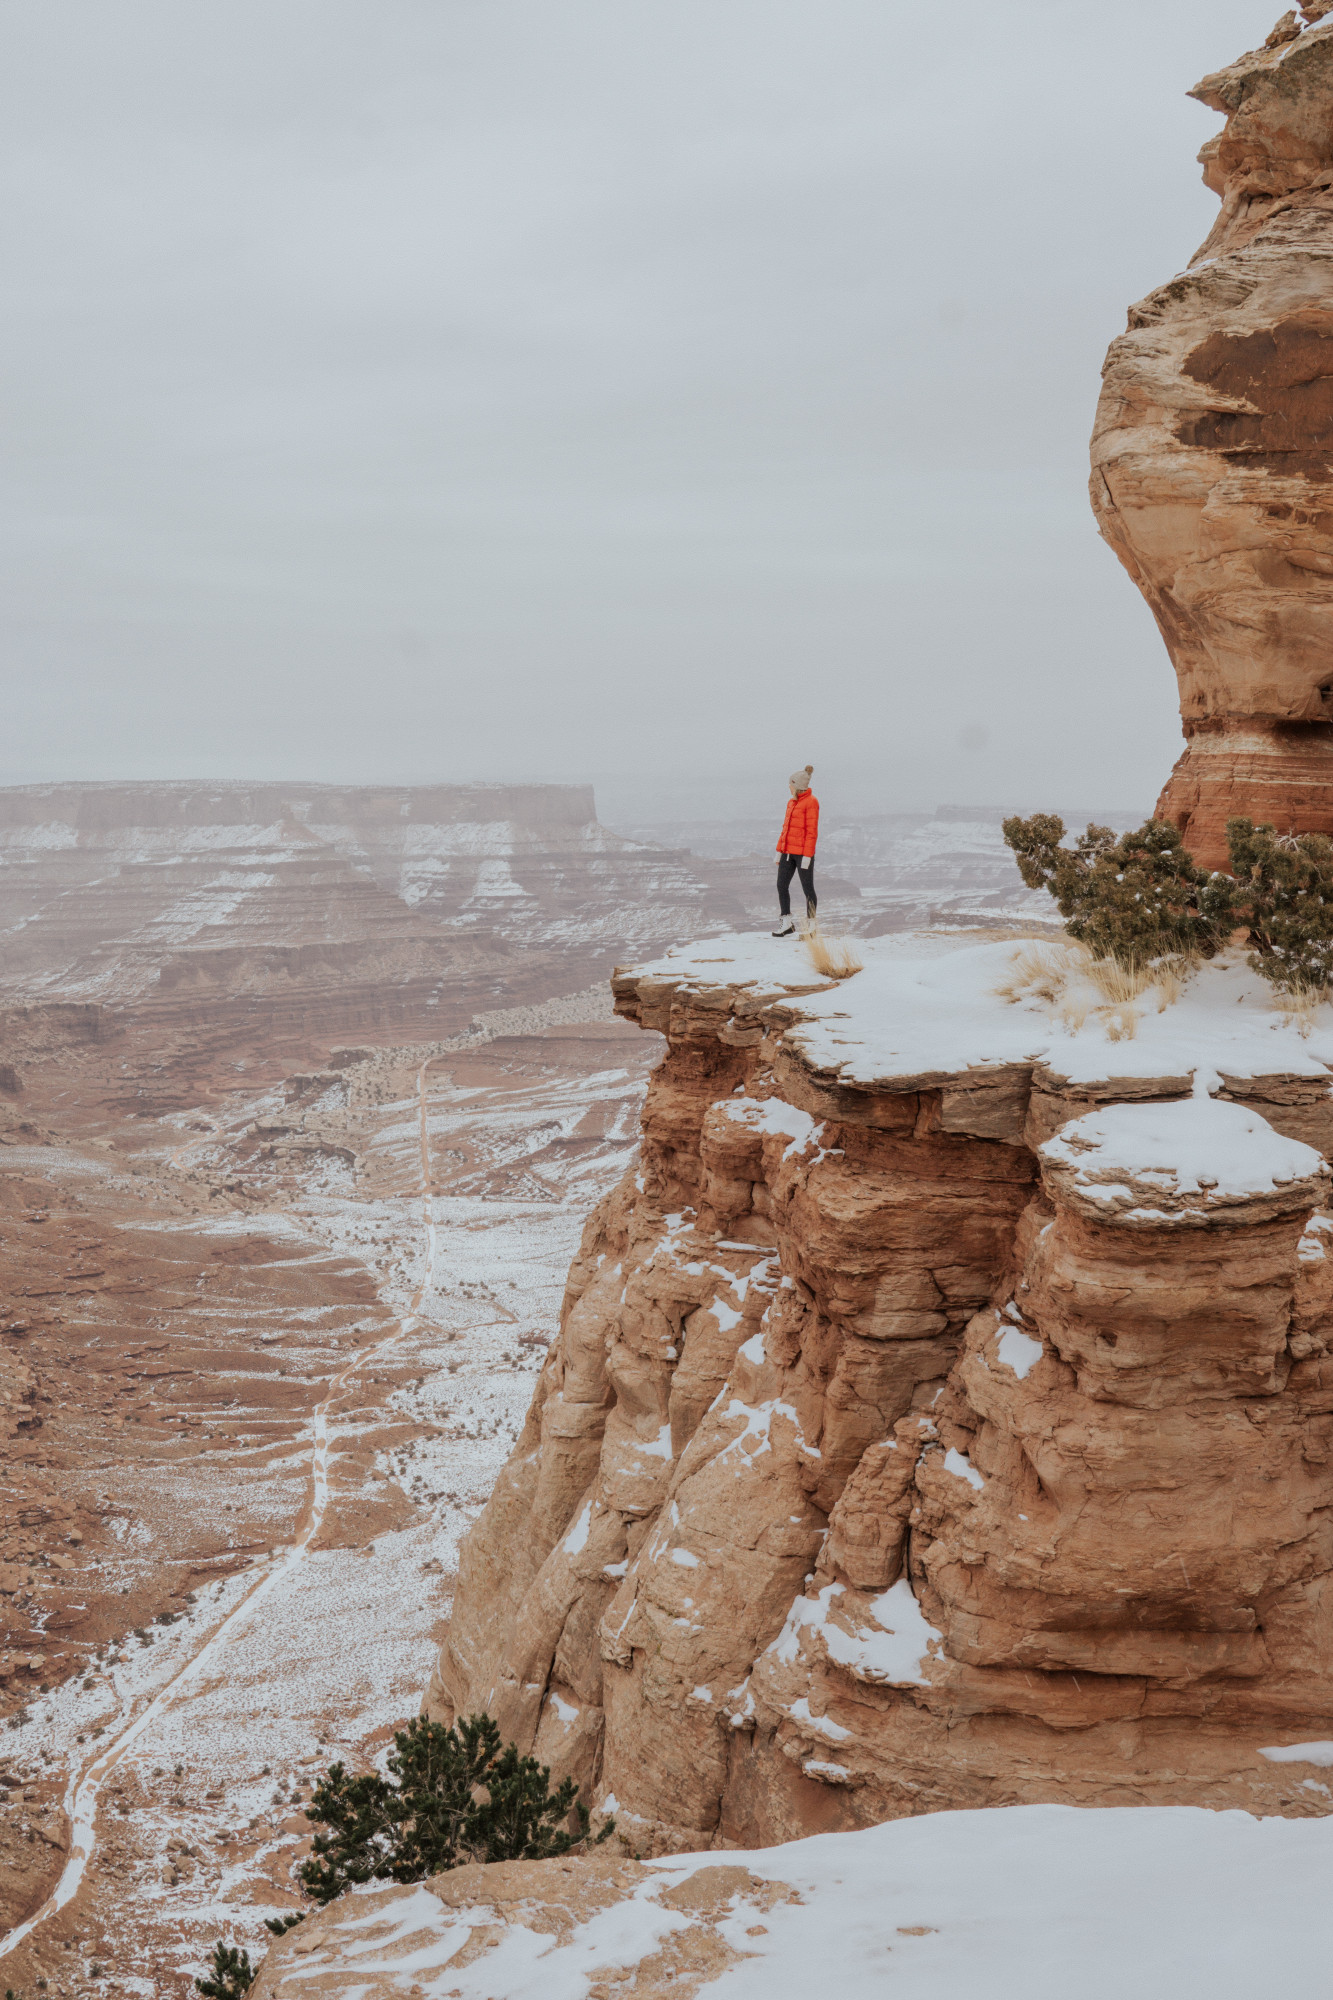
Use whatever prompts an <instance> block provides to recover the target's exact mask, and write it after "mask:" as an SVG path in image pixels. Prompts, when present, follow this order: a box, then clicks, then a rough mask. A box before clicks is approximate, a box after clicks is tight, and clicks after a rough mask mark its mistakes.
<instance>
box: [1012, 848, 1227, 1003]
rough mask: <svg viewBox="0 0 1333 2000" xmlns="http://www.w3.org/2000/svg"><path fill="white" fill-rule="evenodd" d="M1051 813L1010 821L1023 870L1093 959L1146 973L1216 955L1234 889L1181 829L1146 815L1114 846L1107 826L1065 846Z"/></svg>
mask: <svg viewBox="0 0 1333 2000" xmlns="http://www.w3.org/2000/svg"><path fill="white" fill-rule="evenodd" d="M1064 835H1065V823H1064V821H1063V820H1062V819H1061V818H1059V816H1058V815H1057V814H1055V813H1034V814H1033V815H1032V817H1031V818H1030V819H1020V818H1018V817H1014V818H1012V819H1007V820H1006V821H1005V822H1004V837H1005V840H1006V841H1007V842H1008V844H1009V846H1010V847H1011V848H1012V849H1013V850H1014V858H1015V860H1016V861H1017V863H1018V871H1019V873H1020V875H1021V876H1022V877H1023V880H1024V881H1025V882H1026V883H1027V885H1028V887H1029V889H1046V890H1049V892H1050V894H1051V895H1052V896H1053V897H1054V898H1055V902H1056V907H1057V908H1058V910H1059V912H1060V914H1061V916H1062V917H1063V918H1064V919H1065V929H1066V930H1067V931H1068V933H1069V935H1070V937H1072V938H1077V939H1078V941H1079V942H1080V943H1081V944H1085V945H1087V947H1088V949H1089V950H1090V951H1091V952H1092V953H1093V955H1094V957H1096V958H1109V959H1114V960H1115V961H1116V962H1117V963H1118V964H1120V965H1123V966H1126V967H1143V966H1145V965H1148V964H1151V963H1152V962H1153V961H1154V960H1156V959H1161V958H1169V957H1174V956H1178V955H1188V956H1199V957H1204V958H1211V957H1212V955H1213V953H1214V952H1215V951H1216V950H1217V949H1218V947H1219V945H1221V944H1222V943H1223V942H1224V941H1225V939H1226V936H1227V934H1228V932H1229V930H1230V929H1231V928H1232V926H1233V924H1234V922H1235V919H1234V917H1233V915H1232V913H1231V902H1230V884H1229V883H1227V882H1226V880H1225V878H1224V877H1219V876H1208V875H1205V874H1204V872H1203V870H1202V869H1200V868H1197V867H1196V866H1195V864H1194V861H1193V859H1192V858H1191V856H1190V854H1189V853H1188V851H1187V849H1186V847H1185V843H1184V841H1183V840H1182V839H1181V837H1180V833H1179V830H1178V829H1177V828H1176V827H1174V826H1172V825H1170V824H1169V822H1168V821H1166V820H1160V819H1150V820H1147V821H1145V823H1144V824H1143V825H1142V826H1141V827H1138V828H1137V829H1136V830H1135V831H1134V832H1132V833H1126V834H1122V835H1121V837H1120V839H1119V840H1117V839H1116V836H1115V834H1114V833H1113V832H1112V830H1111V828H1110V827H1109V826H1089V828H1088V830H1087V832H1086V833H1084V834H1081V835H1080V836H1079V838H1078V840H1077V841H1076V843H1075V845H1074V846H1073V847H1072V848H1071V847H1062V846H1061V844H1060V843H1061V842H1062V841H1063V839H1064Z"/></svg>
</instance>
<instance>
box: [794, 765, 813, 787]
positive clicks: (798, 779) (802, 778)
mask: <svg viewBox="0 0 1333 2000" xmlns="http://www.w3.org/2000/svg"><path fill="white" fill-rule="evenodd" d="M814 768H815V767H814V765H813V764H807V765H806V767H805V769H804V770H803V771H793V772H792V774H791V777H790V778H789V779H788V780H787V782H788V784H791V785H795V787H796V789H797V791H798V792H808V791H809V789H810V778H811V775H812V773H813V771H814Z"/></svg>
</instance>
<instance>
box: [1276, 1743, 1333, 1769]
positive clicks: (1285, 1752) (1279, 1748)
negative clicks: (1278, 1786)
mask: <svg viewBox="0 0 1333 2000" xmlns="http://www.w3.org/2000/svg"><path fill="white" fill-rule="evenodd" d="M1259 1755H1260V1756H1261V1757H1267V1759H1268V1761H1269V1763H1270V1764H1322V1765H1324V1766H1325V1767H1327V1766H1328V1765H1330V1764H1333V1743H1283V1744H1273V1745H1271V1746H1270V1747H1269V1748H1268V1749H1267V1750H1261V1751H1260V1752H1259Z"/></svg>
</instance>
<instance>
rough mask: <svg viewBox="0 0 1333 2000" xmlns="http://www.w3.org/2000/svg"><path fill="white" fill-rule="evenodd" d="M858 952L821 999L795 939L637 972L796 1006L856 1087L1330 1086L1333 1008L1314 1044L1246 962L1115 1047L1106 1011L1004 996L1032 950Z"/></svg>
mask: <svg viewBox="0 0 1333 2000" xmlns="http://www.w3.org/2000/svg"><path fill="white" fill-rule="evenodd" d="M857 948H858V950H859V951H860V952H861V953H862V956H863V957H864V959H865V969H864V970H863V971H861V972H858V973H856V974H855V975H854V976H853V977H852V978H850V979H845V980H842V981H841V982H839V983H837V984H827V985H822V989H821V990H819V991H813V990H812V989H813V988H815V987H816V986H820V985H821V982H819V980H818V978H817V975H816V974H815V972H814V970H813V968H812V967H811V966H810V964H809V961H808V960H807V959H806V957H805V955H804V953H803V952H802V951H801V949H800V946H799V943H798V942H797V941H796V940H795V939H785V938H781V939H779V938H767V937H755V936H746V935H735V936H725V937H716V938H708V939H706V940H705V941H704V942H703V943H702V944H696V945H688V946H678V947H676V948H675V949H673V950H671V951H669V952H667V953H666V954H665V956H664V957H662V958H660V959H656V960H654V961H653V962H652V963H651V964H648V965H644V966H640V967H638V968H637V970H638V972H639V973H640V974H641V975H643V974H646V975H648V976H649V977H650V978H660V979H662V980H673V981H676V980H679V981H680V982H681V983H682V984H684V985H687V986H695V987H699V988H707V987H718V986H723V985H738V986H744V987H747V988H749V989H750V990H751V992H752V993H753V994H754V995H755V996H756V997H757V998H758V997H762V996H765V995H771V996H772V997H774V998H778V997H784V998H792V999H794V1000H795V1003H796V1005H795V1011H796V1012H797V1014H798V1016H799V1017H800V1018H799V1020H798V1024H797V1025H796V1027H794V1028H793V1029H792V1030H791V1039H792V1040H793V1041H794V1042H795V1043H796V1044H798V1045H799V1046H800V1047H801V1048H802V1049H803V1050H804V1052H805V1053H806V1055H807V1056H808V1057H809V1059H810V1060H811V1061H812V1062H813V1063H814V1064H815V1065H816V1067H818V1068H819V1069H821V1070H830V1071H836V1072H838V1073H839V1074H840V1075H841V1076H842V1077H843V1078H844V1079H845V1080H846V1081H848V1082H851V1083H862V1084H873V1083H876V1082H883V1081H887V1080H890V1079H893V1078H902V1079H903V1080H904V1081H907V1080H909V1079H916V1078H920V1077H925V1076H933V1075H946V1074H947V1075H956V1074H958V1073H959V1072H960V1071H964V1070H968V1069H993V1068H996V1067H998V1066H1002V1065H1004V1064H1009V1063H1016V1062H1044V1063H1048V1064H1049V1065H1050V1067H1051V1068H1052V1070H1054V1071H1055V1072H1056V1073H1057V1074H1058V1075H1061V1076H1065V1077H1068V1078H1070V1079H1071V1080H1072V1081H1075V1082H1089V1083H1091V1082H1097V1081H1101V1080H1104V1079H1105V1078H1107V1077H1112V1076H1114V1077H1132V1076H1154V1077H1161V1076H1179V1077H1181V1078H1185V1079H1188V1078H1191V1077H1193V1076H1194V1075H1195V1073H1196V1071H1202V1076H1203V1080H1205V1081H1207V1082H1208V1083H1209V1084H1210V1085H1211V1087H1216V1079H1217V1074H1218V1073H1222V1074H1226V1075H1228V1076H1237V1077H1245V1076H1269V1075H1272V1074H1273V1073H1274V1072H1275V1071H1283V1072H1286V1073H1288V1074H1293V1075H1299V1076H1317V1077H1323V1076H1325V1075H1327V1072H1328V1069H1329V1067H1330V1066H1333V1006H1329V1005H1323V1006H1320V1007H1318V1008H1316V1009H1315V1011H1314V1018H1313V1025H1312V1026H1311V1027H1310V1028H1309V1031H1308V1033H1306V1034H1304V1035H1303V1034H1302V1033H1301V1026H1300V1024H1299V1023H1298V1022H1297V1021H1295V1020H1294V1019H1293V1018H1292V1017H1290V1016H1288V1015H1285V1014H1282V1013H1280V1012H1279V1011H1278V1010H1277V1008H1276V1007H1275V1006H1274V1004H1273V995H1272V989H1271V988H1270V987H1269V986H1268V984H1267V982H1266V981H1264V980H1262V979H1260V978H1259V977H1258V975H1257V974H1256V973H1253V972H1251V971H1250V970H1249V968H1248V966H1247V965H1246V964H1245V962H1244V957H1243V955H1242V954H1240V953H1234V952H1229V953H1223V954H1222V955H1221V956H1220V957H1218V958H1216V959H1214V960H1213V961H1212V962H1211V963H1209V964H1206V965H1202V966H1200V967H1199V969H1198V971H1197V972H1195V973H1194V975H1193V976H1192V977H1191V978H1190V979H1189V981H1188V983H1187V984H1186V987H1185V990H1184V993H1183V994H1182V996H1181V998H1180V999H1179V1000H1178V1001H1177V1002H1176V1003H1175V1005H1173V1006H1168V1007H1165V1008H1163V1010H1162V1011H1161V1012H1160V1013H1159V1012H1157V1011H1155V1009H1156V1005H1157V1002H1156V1000H1155V999H1154V998H1153V997H1152V996H1151V995H1149V996H1147V998H1146V999H1145V1001H1144V1003H1142V1011H1141V1015H1140V1018H1139V1022H1138V1026H1137V1031H1136V1033H1135V1035H1134V1037H1133V1039H1128V1038H1124V1037H1122V1038H1120V1039H1117V1040H1112V1039H1111V1038H1110V1036H1109V1034H1108V1024H1107V1021H1106V1020H1105V1019H1104V1018H1102V1017H1099V1016H1098V1015H1097V1014H1096V1013H1095V1012H1090V1013H1089V1014H1088V1016H1087V1018H1086V1019H1085V1020H1084V1022H1083V1025H1082V1026H1080V1027H1075V1026H1071V1025H1070V1022H1069V1020H1062V1019H1061V1018H1060V1017H1058V1016H1057V1014H1056V1013H1055V1011H1054V1010H1053V1009H1052V1008H1051V1007H1050V1006H1049V1005H1047V1004H1046V1003H1044V1002H1043V1001H1041V1000H1040V999H1037V998H1035V997H1032V998H1027V999H1019V1000H1018V1001H1016V1002H1014V1001H1008V1000H1006V999H1004V998H1002V997H1001V995H1000V994H999V992H998V991H997V989H998V988H999V987H1000V986H1001V985H1002V984H1004V983H1005V981H1006V980H1010V979H1012V976H1013V972H1014V961H1015V959H1016V958H1017V957H1018V955H1019V954H1020V953H1021V952H1024V951H1030V950H1031V949H1032V946H1031V944H1030V943H1028V944H1024V943H1016V942H1014V941H1013V940H1012V939H1011V940H1008V941H1006V942H1004V943H995V944H969V943H965V942H963V941H962V940H961V939H959V938H957V937H950V936H948V935H947V934H938V935H935V936H922V935H921V934H919V933H917V934H909V935H907V936H898V937H885V938H872V939H867V940H858V947H857ZM1053 949H1059V947H1058V946H1057V947H1053ZM1070 1018H1071V1019H1072V1018H1075V1017H1070Z"/></svg>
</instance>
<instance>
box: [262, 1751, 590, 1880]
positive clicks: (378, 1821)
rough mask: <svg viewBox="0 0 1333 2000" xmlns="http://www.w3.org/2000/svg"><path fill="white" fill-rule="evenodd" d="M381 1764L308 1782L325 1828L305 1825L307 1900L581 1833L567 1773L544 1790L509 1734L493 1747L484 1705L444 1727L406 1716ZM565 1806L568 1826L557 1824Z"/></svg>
mask: <svg viewBox="0 0 1333 2000" xmlns="http://www.w3.org/2000/svg"><path fill="white" fill-rule="evenodd" d="M388 1764H389V1772H390V1775H389V1776H388V1777H381V1776H380V1774H379V1773H378V1772H371V1773H369V1774H368V1775H366V1776H363V1777H359V1778H352V1777H349V1776H348V1774H347V1771H346V1769H345V1768H344V1766H343V1765H342V1764H334V1765H333V1766H332V1767H331V1768H330V1770H329V1772H328V1775H327V1776H326V1777H325V1778H323V1779H322V1780H321V1781H320V1783H319V1784H318V1785H317V1786H316V1787H315V1792H314V1797H313V1798H312V1800H311V1802H310V1805H309V1807H308V1809H307V1810H308V1815H309V1817H310V1819H312V1820H314V1821H315V1822H316V1823H317V1824H319V1825H321V1826H326V1827H328V1828H329V1829H330V1831H329V1832H328V1833H317V1834H316V1835H315V1841H314V1852H313V1854H312V1855H311V1857H310V1859H309V1860H308V1861H306V1862H304V1863H303V1864H302V1866H301V1868H300V1869H299V1871H298V1873H299V1876H300V1879H301V1882H302V1884H303V1885H304V1887H305V1889H306V1892H307V1893H308V1894H309V1895H310V1896H311V1897H312V1898H313V1899H314V1901H315V1902H317V1903H329V1902H332V1900H333V1898H334V1897H335V1896H338V1895H341V1894H342V1891H343V1890H344V1889H345V1888H347V1887H348V1885H349V1884H350V1883H353V1882H370V1881H378V1880H384V1879H388V1880H390V1881H393V1882H420V1881H422V1880H423V1879H424V1878H425V1877H426V1876H427V1875H435V1874H439V1873H440V1872H441V1871H443V1870H444V1869H446V1868H456V1867H458V1866H459V1865H460V1863H462V1862H465V1861H534V1860H540V1859H542V1858H543V1857H545V1856H547V1855H553V1854H567V1853H568V1852H569V1850H570V1849H571V1848H572V1847H576V1846H577V1845H578V1844H579V1843H580V1841H582V1840H584V1839H585V1838H586V1836H587V1831H588V1813H587V1808H586V1807H585V1806H583V1805H581V1804H580V1803H579V1800H578V1787H577V1785H576V1784H575V1783H574V1781H573V1779H571V1778H566V1780H565V1781H564V1783H563V1784H562V1785H560V1786H559V1787H558V1788H557V1789H556V1791H554V1792H552V1791H551V1773H550V1770H549V1768H548V1767H547V1766H546V1765H544V1764H538V1762H537V1760H536V1759H535V1758H534V1757H521V1756H520V1755H519V1753H518V1750H517V1748H516V1747H515V1745H514V1744H512V1743H510V1744H507V1745H506V1746H505V1747H504V1749H503V1750H502V1749H501V1745H500V1731H499V1728H498V1727H497V1725H496V1724H495V1723H494V1722H493V1721H492V1720H491V1718H490V1716H488V1715H472V1716H468V1717H466V1718H464V1719H462V1720H460V1721H459V1722H457V1723H455V1725H454V1727H453V1728H452V1729H446V1728H444V1726H443V1724H441V1723H438V1722H428V1721H427V1720H426V1719H425V1717H424V1716H415V1717H414V1718H413V1720H412V1721H411V1722H409V1723H408V1725H407V1727H406V1729H400V1730H399V1731H398V1732H397V1734H396V1735H395V1737H394V1753H393V1755H392V1756H391V1757H390V1758H389V1760H388ZM571 1815H573V1816H574V1818H575V1819H576V1822H577V1825H578V1831H577V1833H571V1832H569V1831H568V1829H567V1826H566V1822H567V1821H568V1820H569V1818H570V1817H571ZM614 1825H615V1822H614V1821H613V1820H612V1821H608V1822H607V1824H606V1826H605V1827H604V1828H603V1829H602V1831H601V1833H600V1834H598V1836H597V1839H598V1841H599V1842H600V1841H602V1840H605V1839H606V1837H607V1835H608V1834H609V1833H610V1832H611V1831H612V1830H613V1828H614Z"/></svg>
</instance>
